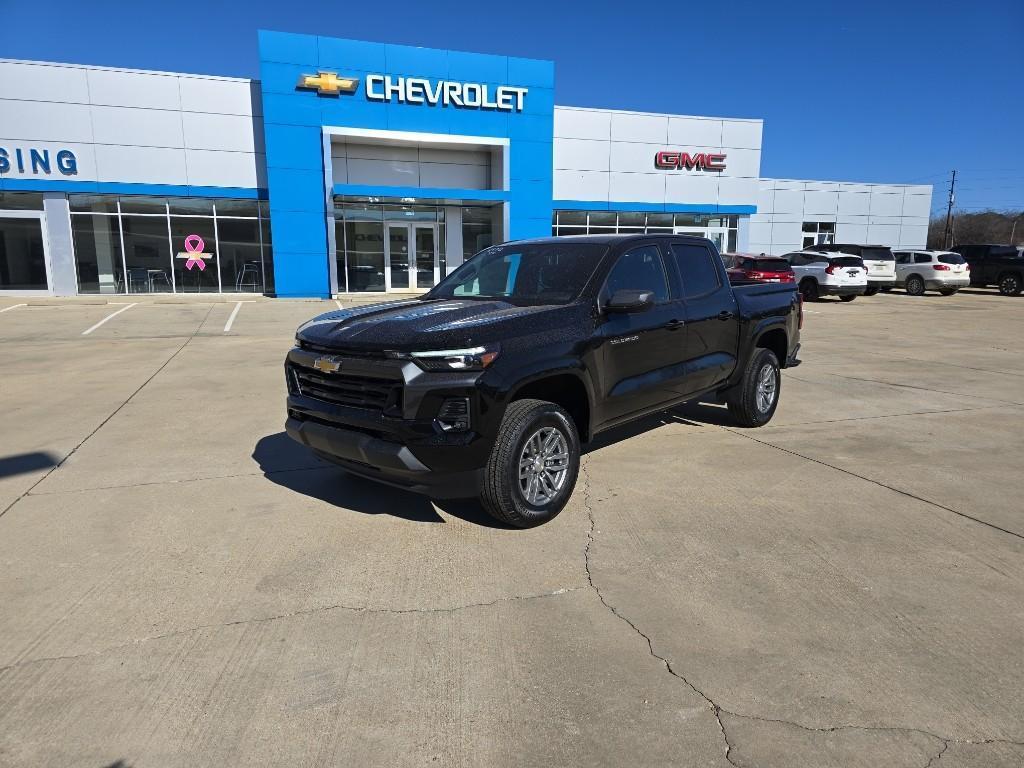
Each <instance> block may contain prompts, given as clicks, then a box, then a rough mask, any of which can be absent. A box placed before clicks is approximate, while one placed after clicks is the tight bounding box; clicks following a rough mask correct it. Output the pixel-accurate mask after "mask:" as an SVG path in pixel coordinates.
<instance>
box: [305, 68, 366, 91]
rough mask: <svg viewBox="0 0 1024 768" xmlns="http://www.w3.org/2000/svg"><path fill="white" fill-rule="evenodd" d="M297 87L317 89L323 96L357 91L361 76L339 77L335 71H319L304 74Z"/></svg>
mask: <svg viewBox="0 0 1024 768" xmlns="http://www.w3.org/2000/svg"><path fill="white" fill-rule="evenodd" d="M296 87H297V88H302V89H305V90H310V91H316V92H317V93H318V94H320V95H321V96H337V95H338V94H339V93H355V90H356V88H358V87H359V78H358V77H338V75H337V73H335V72H317V73H316V74H315V75H302V76H301V77H300V78H299V84H298V85H297V86H296Z"/></svg>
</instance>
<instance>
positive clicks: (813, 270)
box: [783, 250, 868, 301]
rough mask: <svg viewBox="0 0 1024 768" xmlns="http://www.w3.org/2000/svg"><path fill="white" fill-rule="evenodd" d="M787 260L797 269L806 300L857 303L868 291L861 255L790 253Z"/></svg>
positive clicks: (800, 289)
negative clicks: (832, 298) (825, 298)
mask: <svg viewBox="0 0 1024 768" xmlns="http://www.w3.org/2000/svg"><path fill="white" fill-rule="evenodd" d="M783 258H784V259H786V261H788V262H789V263H790V266H792V267H793V274H794V275H795V277H796V284H797V288H798V290H799V291H800V295H801V296H803V299H804V301H815V300H817V298H818V297H819V296H838V297H839V298H840V299H842V300H843V301H853V300H854V299H856V298H857V297H858V296H862V295H863V294H864V292H865V291H866V290H867V287H868V277H867V270H866V269H865V268H864V262H863V261H861V260H860V257H858V256H847V255H846V254H845V253H825V252H824V251H814V250H807V251H794V252H793V253H787V254H786V255H785V256H783Z"/></svg>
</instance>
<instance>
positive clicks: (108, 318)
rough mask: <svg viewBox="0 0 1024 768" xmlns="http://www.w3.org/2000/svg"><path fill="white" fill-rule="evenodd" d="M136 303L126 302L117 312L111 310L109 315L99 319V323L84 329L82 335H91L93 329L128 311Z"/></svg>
mask: <svg viewBox="0 0 1024 768" xmlns="http://www.w3.org/2000/svg"><path fill="white" fill-rule="evenodd" d="M137 303H138V302H135V304H137ZM135 304H126V305H125V306H123V307H121V308H120V309H119V310H117V311H116V312H111V313H110V314H109V315H107V316H106V317H104V318H103V319H102V320H100V321H99V322H98V323H96V325H94V326H92V327H91V328H87V329H85V330H84V331H82V335H83V336H88V335H89V334H90V333H92V332H93V331H95V330H96V329H97V328H99V327H100V326H101V325H103V324H104V323H105V322H107V320H111V319H113V318H115V317H117V316H118V315H120V314H121V313H122V312H127V311H128V310H129V309H131V308H132V307H134V306H135Z"/></svg>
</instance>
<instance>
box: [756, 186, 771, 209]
mask: <svg viewBox="0 0 1024 768" xmlns="http://www.w3.org/2000/svg"><path fill="white" fill-rule="evenodd" d="M774 206H775V187H774V186H772V185H770V184H765V183H764V182H763V181H759V182H758V185H757V213H758V214H760V213H771V211H772V208H773V207H774ZM755 215H757V214H755Z"/></svg>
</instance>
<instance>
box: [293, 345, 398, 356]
mask: <svg viewBox="0 0 1024 768" xmlns="http://www.w3.org/2000/svg"><path fill="white" fill-rule="evenodd" d="M299 349H304V350H306V351H307V352H319V353H322V354H328V355H339V356H343V357H361V358H366V359H369V360H386V359H387V355H385V354H384V352H383V351H382V350H376V349H358V348H352V349H339V348H338V347H325V346H323V345H321V344H313V343H311V342H309V341H300V342H299Z"/></svg>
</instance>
